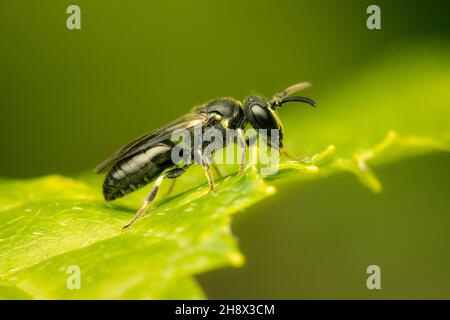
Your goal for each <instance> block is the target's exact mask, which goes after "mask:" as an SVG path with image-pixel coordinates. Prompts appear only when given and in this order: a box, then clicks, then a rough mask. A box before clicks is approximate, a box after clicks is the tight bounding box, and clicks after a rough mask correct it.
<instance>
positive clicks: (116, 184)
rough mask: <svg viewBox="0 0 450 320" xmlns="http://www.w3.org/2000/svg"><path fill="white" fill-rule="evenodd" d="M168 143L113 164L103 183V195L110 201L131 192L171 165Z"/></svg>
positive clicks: (170, 148)
mask: <svg viewBox="0 0 450 320" xmlns="http://www.w3.org/2000/svg"><path fill="white" fill-rule="evenodd" d="M171 150H172V147H171V145H169V144H159V145H156V146H153V147H151V148H149V149H147V150H145V151H143V152H141V153H138V154H136V155H134V156H132V157H129V158H126V159H123V160H121V161H119V162H117V163H116V165H114V166H113V167H112V168H111V170H110V171H109V173H108V174H107V175H106V178H105V181H104V183H103V196H104V197H105V200H107V201H110V200H114V199H117V198H120V197H123V196H124V195H126V194H128V193H131V192H133V191H135V190H137V189H139V188H142V187H143V186H145V185H147V184H148V183H149V182H151V181H152V180H154V179H155V178H156V177H157V176H159V175H160V174H161V173H162V172H163V171H164V170H165V169H167V168H169V167H170V166H172V165H173V163H172V161H171V158H170V155H171Z"/></svg>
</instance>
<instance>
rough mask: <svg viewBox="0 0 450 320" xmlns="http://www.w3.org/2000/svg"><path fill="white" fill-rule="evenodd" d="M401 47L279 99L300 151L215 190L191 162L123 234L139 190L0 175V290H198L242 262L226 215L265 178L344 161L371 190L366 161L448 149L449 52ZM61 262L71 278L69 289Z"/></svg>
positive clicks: (249, 200)
mask: <svg viewBox="0 0 450 320" xmlns="http://www.w3.org/2000/svg"><path fill="white" fill-rule="evenodd" d="M409 51H410V52H412V53H413V54H403V55H392V56H389V57H387V58H385V59H383V60H384V62H382V63H380V64H378V65H374V66H372V67H371V68H369V69H368V70H367V73H366V74H365V75H363V76H360V77H358V78H355V79H354V80H353V81H349V82H348V83H346V84H343V85H342V86H340V87H341V88H338V89H337V90H336V92H334V93H330V94H329V95H323V96H322V97H321V98H320V99H319V101H318V102H319V108H318V110H317V111H316V112H308V111H310V110H303V109H300V108H294V107H292V108H290V109H289V108H288V107H286V108H283V109H282V110H280V116H281V118H282V119H283V120H284V123H285V129H286V133H285V137H286V138H285V139H286V140H285V144H286V146H287V148H288V149H289V150H290V151H291V153H294V154H298V155H307V156H309V157H310V158H311V159H310V161H307V162H294V161H284V162H283V163H281V165H280V168H279V169H280V170H279V172H278V173H277V174H275V175H271V176H267V177H264V178H262V177H261V176H260V175H259V174H258V170H257V169H256V168H254V167H250V168H249V169H248V170H247V171H246V172H245V173H244V174H235V173H231V174H229V175H228V176H226V178H224V179H220V180H218V181H217V192H216V193H214V194H210V193H209V192H208V188H207V185H206V184H205V183H204V182H203V181H204V178H203V177H202V175H203V173H202V172H201V169H199V168H197V169H195V168H194V170H190V172H189V173H187V174H185V175H184V176H183V177H182V178H181V179H179V180H180V185H179V186H178V187H177V188H176V191H177V192H175V194H176V195H175V196H173V197H170V198H164V197H163V196H160V197H159V199H160V200H158V201H157V202H156V203H155V205H154V207H153V209H151V210H150V211H149V212H148V214H147V215H146V216H145V217H144V218H143V219H141V220H140V221H139V222H138V223H137V224H136V225H135V226H134V227H133V228H132V230H131V231H130V232H127V233H123V232H122V231H121V228H122V227H123V226H124V225H125V224H126V223H127V222H129V220H130V218H131V217H132V216H133V215H134V213H135V211H136V210H137V209H138V208H139V206H140V205H141V202H142V199H143V198H144V197H145V192H146V190H140V191H138V192H136V193H134V194H131V195H129V196H127V197H125V198H124V199H121V200H119V201H117V202H115V203H113V204H109V203H105V202H104V201H103V199H102V197H101V192H100V186H101V178H99V177H95V176H93V175H83V176H80V177H78V178H77V179H71V178H67V177H61V176H47V177H43V178H38V179H32V180H17V181H16V180H0V276H1V279H2V281H1V282H0V298H5V299H33V298H34V299H36V298H37V299H95V298H101V299H108V298H111V299H178V298H204V297H205V296H204V294H203V292H202V290H201V288H199V286H198V284H197V282H196V281H195V280H194V279H193V276H195V275H196V274H199V273H202V272H205V271H208V270H211V269H215V268H219V267H225V266H230V265H231V266H240V265H242V263H243V262H244V258H243V255H242V254H241V253H240V251H239V249H238V247H237V244H236V240H235V238H234V237H233V235H232V233H231V231H230V219H231V216H232V215H233V214H234V213H236V212H239V211H241V210H243V209H244V208H246V207H248V206H250V205H252V204H253V203H255V202H257V201H261V200H263V199H264V198H266V197H267V196H269V195H271V194H272V193H273V192H274V190H275V188H274V187H273V186H272V185H271V184H276V183H279V182H281V181H291V183H292V182H294V181H295V183H301V182H302V181H307V180H309V179H317V178H322V177H325V176H328V175H330V174H333V173H336V172H342V171H345V172H350V173H352V174H355V175H356V176H357V177H358V178H359V180H360V181H361V182H362V183H363V184H365V185H366V186H368V187H369V188H371V189H372V190H374V191H380V190H381V182H380V181H378V179H377V177H376V176H375V174H374V172H373V169H372V167H376V166H378V165H381V164H384V163H387V162H391V161H397V160H399V159H402V158H406V157H411V156H414V155H417V154H422V153H428V152H436V151H449V150H450V131H449V121H448V119H449V118H450V114H449V113H450V95H449V94H448V93H447V91H448V88H449V87H450V59H448V58H449V57H450V55H449V52H450V51H448V50H447V49H445V50H444V49H439V50H437V49H434V48H433V47H430V48H427V49H426V50H425V49H418V48H412V49H411V50H409ZM308 95H309V94H308ZM233 169H234V168H233ZM233 169H228V170H229V172H232V170H233ZM199 181H202V184H201V185H199ZM163 193H164V190H163V191H162V194H163ZM70 266H77V267H79V269H80V271H81V288H80V289H70V288H69V287H70V281H71V279H72V278H71V276H72V274H68V268H69V267H70ZM68 281H69V286H68Z"/></svg>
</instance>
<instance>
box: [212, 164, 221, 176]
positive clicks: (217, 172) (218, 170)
mask: <svg viewBox="0 0 450 320" xmlns="http://www.w3.org/2000/svg"><path fill="white" fill-rule="evenodd" d="M211 166H212V167H213V169H214V171H215V172H216V174H217V175H218V176H219V178H223V175H222V172H220V169H219V167H218V166H217V164H215V163H214V162H213V163H212V164H211Z"/></svg>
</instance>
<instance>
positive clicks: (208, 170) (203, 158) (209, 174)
mask: <svg viewBox="0 0 450 320" xmlns="http://www.w3.org/2000/svg"><path fill="white" fill-rule="evenodd" d="M197 154H198V156H199V157H200V161H201V164H202V166H203V169H204V170H205V175H206V178H207V179H208V184H209V191H210V192H214V191H215V188H214V177H213V175H212V172H211V167H210V165H209V160H208V158H207V157H206V156H205V155H203V153H202V151H201V150H197Z"/></svg>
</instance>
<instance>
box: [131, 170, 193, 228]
mask: <svg viewBox="0 0 450 320" xmlns="http://www.w3.org/2000/svg"><path fill="white" fill-rule="evenodd" d="M186 168H187V166H184V167H181V168H175V169H172V170H169V171H166V172H165V173H163V174H162V175H160V176H159V177H158V179H156V181H155V183H154V184H153V186H152V188H151V189H150V192H149V193H148V195H147V197H146V198H145V200H144V204H143V205H142V207H141V208H140V209H139V210H138V212H136V214H135V215H134V217H133V219H131V221H130V223H128V224H127V225H126V226H124V227H123V228H122V230H126V229H128V228H129V227H131V226H132V225H133V224H134V223H135V222H136V221H137V220H138V219H139V217H140V216H141V215H143V214H144V213H145V212H146V211H147V210H148V208H149V207H150V204H151V202H152V201H153V200H154V199H155V198H156V194H157V193H158V190H159V187H160V185H161V183H162V182H163V180H164V179H165V178H167V179H175V178H177V177H179V176H180V175H182V174H183V173H184V172H185V171H186Z"/></svg>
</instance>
